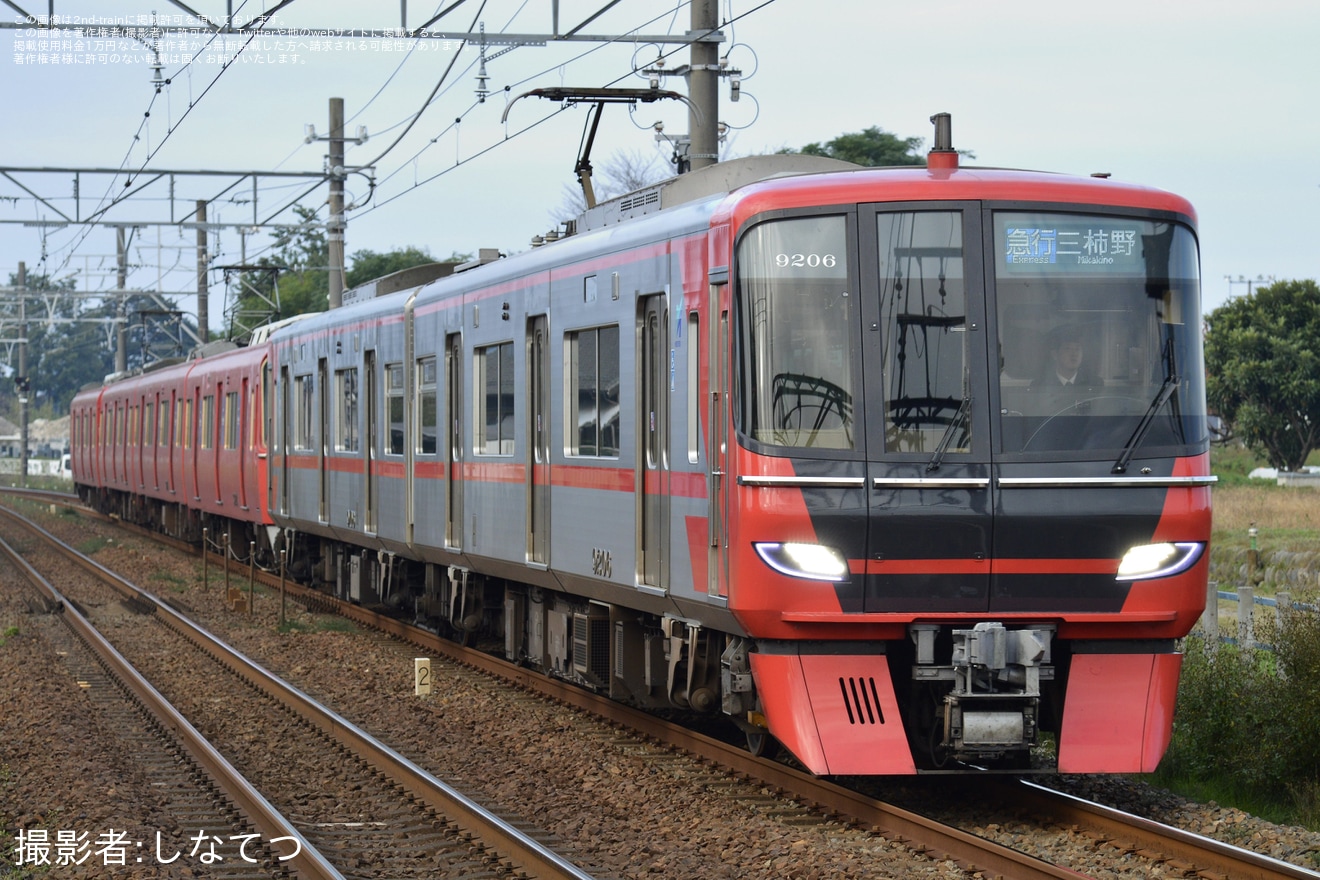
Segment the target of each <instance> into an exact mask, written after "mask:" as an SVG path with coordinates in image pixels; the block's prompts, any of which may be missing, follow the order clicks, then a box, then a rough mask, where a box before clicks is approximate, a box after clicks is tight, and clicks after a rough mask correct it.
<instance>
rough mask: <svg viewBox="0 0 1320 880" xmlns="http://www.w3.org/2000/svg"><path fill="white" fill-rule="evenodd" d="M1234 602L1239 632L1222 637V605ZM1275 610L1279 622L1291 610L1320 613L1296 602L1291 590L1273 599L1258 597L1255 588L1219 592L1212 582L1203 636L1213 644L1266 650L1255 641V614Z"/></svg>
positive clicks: (1202, 625)
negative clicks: (1264, 609) (1218, 643)
mask: <svg viewBox="0 0 1320 880" xmlns="http://www.w3.org/2000/svg"><path fill="white" fill-rule="evenodd" d="M1221 602H1231V603H1234V604H1236V606H1237V612H1236V619H1237V628H1236V632H1235V633H1233V634H1231V635H1222V634H1221V632H1220V630H1221V629H1222V627H1221V626H1220V614H1219V611H1220V603H1221ZM1261 608H1269V609H1273V612H1272V613H1273V614H1274V616H1275V620H1276V622H1277V620H1278V618H1279V616H1280V615H1283V614H1286V613H1288V611H1289V609H1292V610H1297V611H1310V612H1313V613H1314V612H1315V611H1316V610H1317V608H1316V606H1315V605H1310V604H1307V603H1304V602H1294V601H1293V598H1292V593H1290V592H1289V591H1288V590H1279V591H1278V592H1276V593H1275V594H1274V598H1270V597H1269V596H1257V595H1256V588H1255V587H1247V586H1242V587H1238V588H1237V591H1236V592H1229V591H1227V590H1221V589H1219V584H1217V583H1216V582H1214V581H1210V587H1209V590H1208V592H1207V594H1206V601H1205V611H1204V612H1202V614H1201V627H1200V629H1201V632H1203V633H1205V636H1206V639H1207V640H1208V641H1209V642H1210V643H1211V644H1214V643H1216V642H1221V641H1225V642H1234V643H1236V644H1239V645H1244V646H1247V647H1253V648H1256V647H1258V648H1265V647H1268V646H1267V645H1262V644H1260V643H1259V642H1257V641H1256V614H1257V613H1265V614H1269V613H1271V612H1269V611H1265V612H1261V611H1259V609H1261Z"/></svg>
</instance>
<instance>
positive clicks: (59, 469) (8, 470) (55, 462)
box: [0, 455, 73, 480]
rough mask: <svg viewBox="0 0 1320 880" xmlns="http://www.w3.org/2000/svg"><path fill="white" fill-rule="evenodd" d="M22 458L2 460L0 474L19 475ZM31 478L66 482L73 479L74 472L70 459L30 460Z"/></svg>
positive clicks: (29, 473) (29, 471) (29, 474)
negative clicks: (46, 478)
mask: <svg viewBox="0 0 1320 880" xmlns="http://www.w3.org/2000/svg"><path fill="white" fill-rule="evenodd" d="M21 462H22V459H20V458H0V474H13V475H17V474H18V468H19V464H20V463H21ZM28 476H29V477H64V478H65V479H66V480H71V479H73V471H72V470H70V469H69V457H68V456H67V455H66V456H65V457H64V458H29V459H28Z"/></svg>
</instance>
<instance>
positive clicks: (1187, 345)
mask: <svg viewBox="0 0 1320 880" xmlns="http://www.w3.org/2000/svg"><path fill="white" fill-rule="evenodd" d="M994 248H995V256H994V263H993V265H994V290H995V302H996V309H997V317H998V321H997V325H998V330H999V340H998V341H999V396H1000V408H999V411H1000V429H1001V431H1000V433H1001V444H1002V451H1003V452H1004V453H1006V454H1012V453H1033V452H1054V453H1057V452H1061V451H1068V452H1072V453H1083V456H1082V457H1101V456H1106V455H1110V454H1113V455H1116V456H1126V455H1130V454H1132V452H1133V451H1135V450H1136V449H1149V448H1153V447H1175V446H1184V445H1187V444H1199V443H1201V442H1202V441H1203V440H1204V438H1205V436H1206V418H1205V409H1204V406H1205V404H1204V400H1205V393H1204V367H1203V364H1202V360H1201V354H1200V351H1201V349H1200V346H1199V344H1198V343H1199V334H1200V331H1201V315H1200V282H1199V270H1198V265H1199V264H1198V259H1197V250H1196V241H1195V239H1194V238H1193V236H1192V233H1191V232H1190V231H1189V230H1188V229H1187V228H1185V227H1183V226H1180V225H1178V224H1176V223H1172V222H1167V221H1155V220H1150V219H1145V218H1135V217H1124V216H1097V215H1077V214H1062V213H1017V212H998V213H996V214H995V215H994Z"/></svg>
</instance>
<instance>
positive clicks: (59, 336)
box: [0, 273, 174, 418]
mask: <svg viewBox="0 0 1320 880" xmlns="http://www.w3.org/2000/svg"><path fill="white" fill-rule="evenodd" d="M17 281H18V279H17V278H16V277H14V276H12V275H11V276H10V280H9V283H10V286H14V285H16V284H17ZM75 287H76V285H75V280H74V278H73V276H69V277H68V278H62V279H52V278H50V277H49V276H47V275H41V274H33V273H29V274H28V276H27V290H28V299H27V324H28V333H27V340H28V356H27V362H28V376H29V378H30V380H31V393H30V396H29V403H30V406H31V408H30V409H29V415H30V416H33V417H37V418H55V417H58V416H60V415H63V414H64V413H67V412H68V411H69V402H70V401H71V400H72V399H73V396H74V395H75V394H77V393H78V390H79V389H80V388H82V387H83V386H84V385H88V384H93V383H100V382H101V381H102V380H103V379H104V378H105V377H106V376H107V375H109V374H110V373H112V372H114V369H115V349H116V346H117V341H118V340H117V336H118V333H117V330H118V328H119V326H120V322H119V319H120V317H121V316H122V317H123V318H124V320H126V321H127V322H128V326H127V331H128V345H127V350H126V354H127V366H128V368H129V369H130V370H132V369H136V368H138V367H141V366H142V365H143V361H144V357H149V354H147V352H148V350H149V349H152V348H154V347H155V344H156V343H158V342H160V340H159V339H144V338H143V337H144V334H148V333H152V332H153V331H155V330H158V328H155V327H153V326H151V325H149V323H148V322H146V321H144V320H143V318H142V316H143V315H144V314H147V313H153V312H160V311H161V310H162V308H166V309H170V308H174V304H173V303H172V302H170V301H169V300H165V301H163V302H161V301H158V300H156V299H155V298H154V297H152V296H151V295H149V294H145V293H130V294H128V295H126V296H125V297H124V299H123V308H122V310H121V308H120V300H119V299H118V298H114V297H107V298H102V299H101V300H99V301H96V300H94V299H90V298H88V296H87V295H85V294H81V295H79V294H75V293H74V291H75ZM0 312H2V314H0V324H6V323H8V322H10V321H16V320H17V316H18V306H17V303H14V304H12V307H10V304H9V303H6V304H5V306H4V307H3V308H0ZM14 335H15V336H16V335H17V333H15V334H14ZM9 357H10V358H11V361H10V364H9V366H10V367H11V369H12V368H16V367H17V365H18V362H17V352H16V351H11V352H10V353H9ZM0 412H10V413H15V414H16V412H17V397H16V396H15V395H13V385H12V383H0Z"/></svg>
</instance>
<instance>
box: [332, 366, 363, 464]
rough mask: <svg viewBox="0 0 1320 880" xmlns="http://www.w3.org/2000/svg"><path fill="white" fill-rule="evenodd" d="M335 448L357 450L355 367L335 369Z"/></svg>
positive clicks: (356, 377)
mask: <svg viewBox="0 0 1320 880" xmlns="http://www.w3.org/2000/svg"><path fill="white" fill-rule="evenodd" d="M335 391H336V399H337V401H338V406H337V407H336V409H335V416H336V417H335V449H336V450H337V451H339V452H357V451H358V371H357V367H350V368H349V369H347V370H336V371H335Z"/></svg>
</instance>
